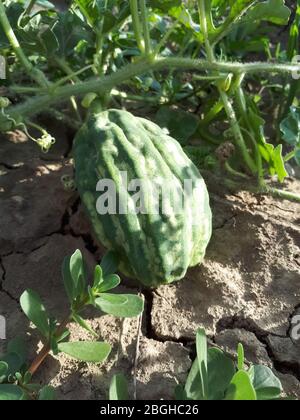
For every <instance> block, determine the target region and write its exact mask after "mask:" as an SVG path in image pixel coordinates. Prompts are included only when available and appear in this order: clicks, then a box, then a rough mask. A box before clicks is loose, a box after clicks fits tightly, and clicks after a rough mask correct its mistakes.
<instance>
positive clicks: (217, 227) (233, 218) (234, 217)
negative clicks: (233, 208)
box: [213, 214, 238, 230]
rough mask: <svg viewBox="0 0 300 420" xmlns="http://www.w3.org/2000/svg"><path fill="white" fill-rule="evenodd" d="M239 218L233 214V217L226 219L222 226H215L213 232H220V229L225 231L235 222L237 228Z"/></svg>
mask: <svg viewBox="0 0 300 420" xmlns="http://www.w3.org/2000/svg"><path fill="white" fill-rule="evenodd" d="M237 217H238V214H233V215H232V216H230V217H229V218H228V219H226V220H225V221H224V222H223V223H222V224H221V225H219V226H215V227H214V228H213V230H220V229H224V228H225V227H226V226H227V225H228V223H230V222H231V221H232V220H233V225H234V227H235V225H236V218H237Z"/></svg>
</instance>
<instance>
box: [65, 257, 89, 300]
mask: <svg viewBox="0 0 300 420" xmlns="http://www.w3.org/2000/svg"><path fill="white" fill-rule="evenodd" d="M62 274H63V280H64V285H65V289H66V292H67V295H68V297H69V300H70V302H71V303H72V302H74V300H75V299H76V298H78V297H79V296H80V295H81V294H82V293H83V292H84V289H85V285H86V279H85V278H86V275H85V267H84V261H83V258H82V254H81V252H80V250H79V249H77V250H76V251H75V252H74V254H73V255H72V256H71V257H66V258H65V259H64V262H63V268H62Z"/></svg>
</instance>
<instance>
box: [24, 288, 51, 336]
mask: <svg viewBox="0 0 300 420" xmlns="http://www.w3.org/2000/svg"><path fill="white" fill-rule="evenodd" d="M20 304H21V308H22V309H23V312H24V313H25V315H26V316H27V318H28V319H29V320H30V321H31V322H32V323H33V324H34V325H35V326H36V327H37V329H38V330H39V331H40V333H41V334H42V335H43V336H44V337H45V338H48V337H49V334H50V328H49V316H48V314H47V312H46V309H45V307H44V305H43V303H42V301H41V299H40V297H39V295H38V294H37V293H36V292H34V291H33V290H30V289H28V290H26V291H25V292H24V293H23V294H22V296H21V298H20Z"/></svg>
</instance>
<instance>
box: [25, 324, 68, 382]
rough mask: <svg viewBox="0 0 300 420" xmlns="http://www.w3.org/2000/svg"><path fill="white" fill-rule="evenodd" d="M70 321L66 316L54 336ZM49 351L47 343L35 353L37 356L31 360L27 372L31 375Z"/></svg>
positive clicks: (62, 330)
mask: <svg viewBox="0 0 300 420" xmlns="http://www.w3.org/2000/svg"><path fill="white" fill-rule="evenodd" d="M69 322H70V317H68V318H66V319H65V320H64V321H63V322H62V323H61V324H60V326H59V327H58V328H57V331H56V336H60V335H61V334H62V333H63V332H64V330H65V328H66V327H67V325H68V323H69ZM50 351H51V348H50V346H49V344H45V345H44V347H43V348H42V350H41V351H40V353H39V354H38V355H37V357H36V358H35V359H34V361H33V362H32V364H31V366H30V368H29V369H28V372H30V373H31V375H34V374H35V372H36V371H37V370H38V368H39V367H40V366H41V364H42V363H43V362H44V360H45V359H46V358H47V357H48V355H49V353H50Z"/></svg>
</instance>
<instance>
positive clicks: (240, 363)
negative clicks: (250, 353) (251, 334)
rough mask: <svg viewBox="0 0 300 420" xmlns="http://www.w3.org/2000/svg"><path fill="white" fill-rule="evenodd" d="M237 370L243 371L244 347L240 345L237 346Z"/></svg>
mask: <svg viewBox="0 0 300 420" xmlns="http://www.w3.org/2000/svg"><path fill="white" fill-rule="evenodd" d="M237 353H238V370H244V366H245V352H244V347H243V345H242V344H241V343H239V345H238V351H237Z"/></svg>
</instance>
